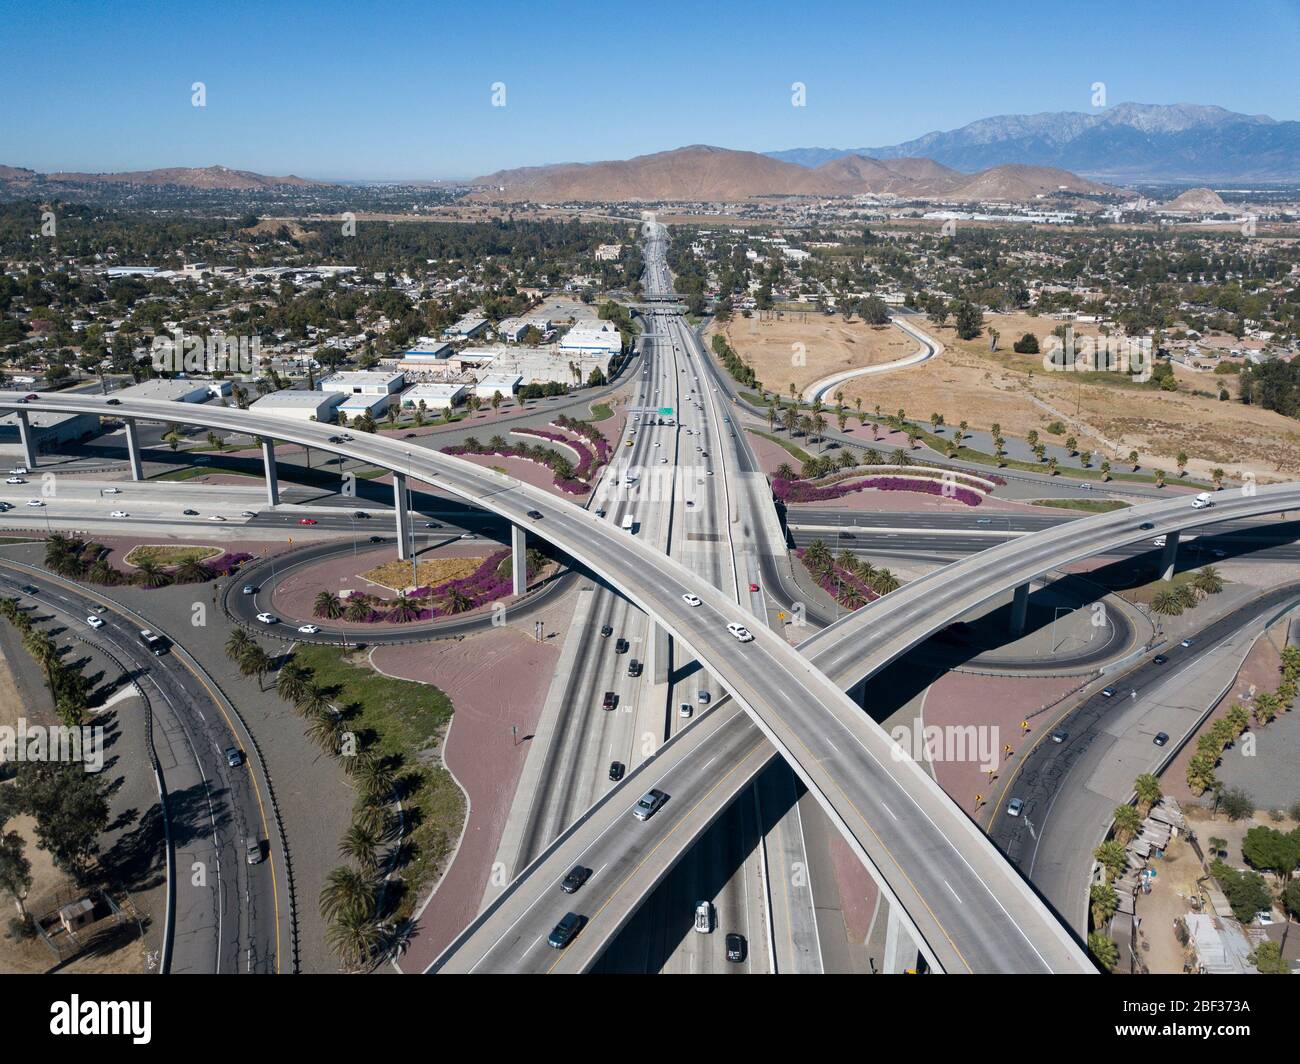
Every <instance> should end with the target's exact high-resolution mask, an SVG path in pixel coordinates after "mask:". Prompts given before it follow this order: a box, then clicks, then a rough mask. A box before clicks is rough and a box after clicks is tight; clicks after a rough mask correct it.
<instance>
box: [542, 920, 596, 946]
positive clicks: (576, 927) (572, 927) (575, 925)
mask: <svg viewBox="0 0 1300 1064" xmlns="http://www.w3.org/2000/svg"><path fill="white" fill-rule="evenodd" d="M586 922H587V918H586V917H585V916H580V915H579V914H578V913H565V914H564V915H563V916H562V917H560V922H559V923H558V924H556V925H555V927H554V929H553V930H552V931H551V933H550V935H549V936H547V939H546V942H547V944H548V945H549V946H550V947H551V948H552V949H564V947H565V946H567V945H568V944H569V943H570V942H572V941H573V936H574V935H576V934H577V933H578V932H579V931H580V930H582V925H583V924H585V923H586Z"/></svg>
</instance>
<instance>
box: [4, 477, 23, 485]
mask: <svg viewBox="0 0 1300 1064" xmlns="http://www.w3.org/2000/svg"><path fill="white" fill-rule="evenodd" d="M5 483H6V484H26V483H27V481H25V480H24V479H23V478H22V477H9V479H7V480H6V481H5Z"/></svg>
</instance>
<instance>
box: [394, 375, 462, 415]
mask: <svg viewBox="0 0 1300 1064" xmlns="http://www.w3.org/2000/svg"><path fill="white" fill-rule="evenodd" d="M468 392H469V387H468V385H465V384H461V383H458V382H456V381H451V382H449V383H446V384H439V383H432V384H417V385H415V386H413V387H411V388H407V389H406V391H405V392H403V393H402V405H403V406H419V405H420V402H421V400H423V401H424V405H425V407H426V409H429V410H447V409H450V408H451V407H454V406H455V405H456V404H457V403H459V402H460V401H461V400H462V399H464V398H465V396H466V395H467V394H468Z"/></svg>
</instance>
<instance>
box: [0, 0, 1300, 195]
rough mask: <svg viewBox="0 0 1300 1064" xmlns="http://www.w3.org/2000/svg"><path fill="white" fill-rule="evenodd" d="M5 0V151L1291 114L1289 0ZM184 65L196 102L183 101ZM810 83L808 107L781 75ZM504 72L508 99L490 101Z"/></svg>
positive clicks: (131, 150)
mask: <svg viewBox="0 0 1300 1064" xmlns="http://www.w3.org/2000/svg"><path fill="white" fill-rule="evenodd" d="M1247 10H1248V11H1249V16H1248V17H1243V16H1244V11H1243V10H1242V9H1235V8H1234V7H1233V5H1230V4H1224V3H1222V2H1219V3H1206V2H1201V0H1187V2H1183V3H1166V2H1164V0H1126V2H1124V3H1112V2H1109V0H1089V2H1087V3H1070V4H1056V3H1042V2H1040V3H1010V2H1008V3H998V2H996V0H990V2H987V3H983V4H976V3H973V2H970V3H955V2H954V3H947V2H940V0H932V2H925V0H911V2H908V3H905V4H904V3H882V2H879V0H870V2H868V0H858V2H856V3H852V2H834V0H827V2H822V3H818V2H811V3H794V2H787V3H779V4H778V3H770V2H767V0H757V2H752V3H745V4H740V3H733V4H725V3H724V4H708V3H701V2H698V0H696V2H692V3H678V2H676V0H664V2H662V3H658V4H626V5H624V4H619V3H555V4H548V3H545V2H539V0H534V2H531V3H515V2H496V3H492V2H487V3H476V2H474V0H466V2H463V3H459V4H447V3H441V2H426V3H382V2H374V3H367V2H366V0H353V2H351V3H340V2H336V0H317V2H315V3H311V4H307V3H303V4H297V3H292V4H290V3H276V2H275V0H266V2H263V3H247V2H243V0H228V2H222V3H214V4H192V3H176V2H166V0H163V2H156V3H155V2H144V0H113V2H112V3H104V4H101V3H92V2H90V0H83V2H82V3H65V2H61V0H42V2H40V3H34V2H31V0H26V2H12V0H0V163H6V164H10V165H17V166H29V167H33V168H35V169H37V170H54V169H68V170H97V171H107V170H129V169H146V168H151V167H159V166H205V165H210V164H213V163H222V164H224V165H226V166H232V167H236V168H238V169H248V170H257V171H260V172H262V173H269V174H284V173H290V172H292V173H297V174H300V175H303V176H307V177H317V178H376V179H404V178H412V179H413V178H445V177H450V178H455V177H469V176H474V175H477V174H481V173H485V172H488V171H491V170H494V169H498V168H501V167H508V166H519V165H532V164H541V163H548V162H563V161H571V160H581V161H588V160H594V159H611V158H624V157H627V156H630V155H637V154H641V153H644V152H652V151H661V150H665V149H668V148H674V147H680V146H681V145H684V144H694V143H707V144H718V145H721V146H723V147H729V148H747V149H752V150H756V151H767V150H775V149H780V148H793V147H809V146H830V147H861V146H870V145H883V144H892V143H896V142H898V141H901V140H907V139H910V138H912V137H914V136H919V135H920V134H922V133H926V132H929V131H930V130H933V129H951V128H954V127H956V126H959V125H962V124H964V123H966V122H969V121H972V120H974V119H977V118H984V117H987V116H989V115H994V114H1004V113H1019V112H1034V111H1054V110H1079V111H1087V110H1090V109H1091V100H1090V93H1091V85H1092V83H1093V82H1095V81H1102V82H1105V84H1106V87H1107V95H1108V102H1109V103H1112V104H1114V103H1119V102H1122V101H1125V100H1137V101H1140V102H1144V103H1173V102H1179V101H1184V102H1192V103H1213V104H1219V105H1221V106H1224V107H1228V108H1230V109H1232V110H1239V111H1245V112H1249V113H1256V112H1263V113H1267V114H1270V115H1272V116H1273V117H1274V118H1278V119H1300V97H1298V96H1297V93H1296V81H1295V57H1296V55H1297V54H1300V0H1290V2H1281V0H1266V2H1260V3H1252V4H1250V5H1248V8H1247ZM195 81H202V82H204V83H205V85H206V87H207V106H206V107H202V108H197V107H193V106H191V102H190V86H191V84H192V83H193V82H195ZM795 81H801V82H803V83H805V84H806V86H807V106H806V107H802V108H795V107H792V106H791V105H790V86H791V83H792V82H795ZM494 82H503V83H504V84H505V87H506V106H505V107H493V106H492V105H491V91H492V90H491V86H492V84H493V83H494Z"/></svg>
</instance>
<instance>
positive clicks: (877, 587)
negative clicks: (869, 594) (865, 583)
mask: <svg viewBox="0 0 1300 1064" xmlns="http://www.w3.org/2000/svg"><path fill="white" fill-rule="evenodd" d="M900 586H901V583H900V581H899V579H898V577H896V576H895V575H894V574H893V573H891V572H890V571H889V570H888V569H877V570H876V573H875V579H874V580H873V581H872V583H871V590H872V591H874V592H875V593H876V594H877V595H888V594H889V593H890V592H891V591H897V590H898V589H899V587H900Z"/></svg>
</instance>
